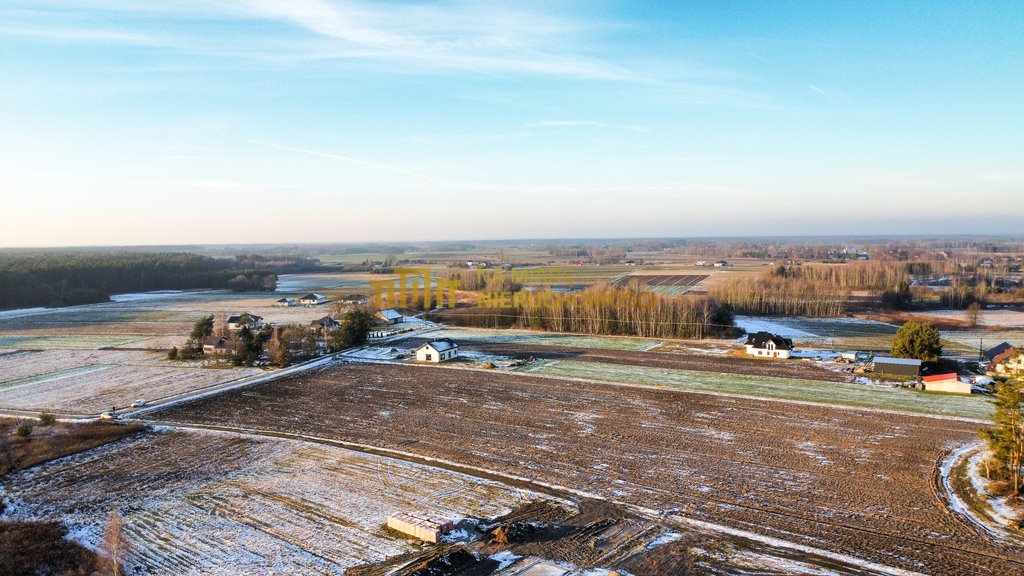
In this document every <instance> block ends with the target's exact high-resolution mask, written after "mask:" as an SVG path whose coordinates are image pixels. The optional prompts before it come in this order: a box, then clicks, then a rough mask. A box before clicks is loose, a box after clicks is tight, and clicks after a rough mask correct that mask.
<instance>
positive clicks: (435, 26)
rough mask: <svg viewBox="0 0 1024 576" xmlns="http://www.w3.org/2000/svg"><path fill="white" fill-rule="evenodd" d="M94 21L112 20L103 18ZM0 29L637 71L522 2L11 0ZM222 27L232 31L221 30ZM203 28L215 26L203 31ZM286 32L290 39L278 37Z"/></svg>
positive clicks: (358, 58) (421, 61)
mask: <svg viewBox="0 0 1024 576" xmlns="http://www.w3.org/2000/svg"><path fill="white" fill-rule="evenodd" d="M98 22H116V27H115V28H114V29H111V28H109V27H108V28H101V27H100V24H97V23H98ZM0 23H2V24H0V35H4V34H6V35H19V36H34V37H39V38H45V39H50V40H58V41H80V42H108V43H118V44H122V43H131V44H138V45H145V46H151V45H154V44H157V45H160V46H162V47H163V48H166V49H168V50H173V51H178V52H181V53H186V54H187V53H201V54H215V55H221V56H230V57H237V58H246V57H248V58H264V59H267V60H278V61H303V60H306V61H308V60H344V61H350V62H364V63H367V62H377V63H387V65H388V69H389V70H390V71H392V72H402V71H407V72H418V71H422V70H424V69H453V70H467V71H473V72H477V73H480V74H485V75H495V76H500V75H502V74H512V73H518V74H537V75H561V76H571V77H576V78H587V79H606V80H631V79H633V80H635V79H638V78H637V75H636V74H635V73H633V72H631V71H630V70H627V69H624V68H622V67H619V66H617V65H615V64H614V63H612V61H611V60H610V59H609V58H606V57H603V56H602V51H601V49H600V32H601V30H602V28H603V26H602V24H601V23H599V22H595V21H591V20H589V19H588V18H587V17H585V16H582V15H572V16H569V15H566V14H565V13H564V12H557V11H555V10H552V9H543V8H540V7H538V6H536V5H535V6H527V5H524V4H514V5H505V4H502V3H493V2H471V3H452V2H441V3H427V4H414V3H390V2H389V3H380V2H371V1H368V0H344V1H328V0H232V1H230V2H222V3H211V2H202V1H201V0H168V1H167V2H159V3H152V5H149V4H148V3H132V2H127V1H118V0H81V1H70V0H50V1H48V2H41V3H32V2H19V0H11V3H10V4H7V3H5V4H4V5H2V6H0ZM227 29H230V30H231V32H230V33H224V31H225V30H227ZM211 32H212V33H211ZM282 39H286V40H287V41H282Z"/></svg>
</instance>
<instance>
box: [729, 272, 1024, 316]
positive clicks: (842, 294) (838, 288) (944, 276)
mask: <svg viewBox="0 0 1024 576" xmlns="http://www.w3.org/2000/svg"><path fill="white" fill-rule="evenodd" d="M929 282H933V283H934V282H937V283H940V284H941V286H942V287H943V289H942V290H941V291H939V292H933V291H931V290H929V289H928V288H927V287H926V286H925V284H927V283H929ZM1008 286H1012V284H1010V283H1009V282H1008V281H1007V276H1006V273H1005V272H1001V271H1000V270H999V269H997V268H992V267H981V266H966V265H963V264H962V263H956V262H950V261H931V262H900V261H892V260H889V261H866V262H865V261H861V262H849V263H846V264H821V263H812V264H803V265H775V266H772V267H770V268H766V269H765V270H764V271H762V272H761V273H759V274H758V275H756V276H738V277H735V278H726V279H724V280H723V281H721V282H718V283H716V284H713V285H712V287H711V288H710V290H709V295H710V296H712V297H713V298H715V299H716V300H718V301H719V302H723V303H726V304H729V305H730V306H731V307H732V308H733V309H734V310H735V311H736V312H737V313H740V314H767V315H788V316H840V315H842V314H844V313H846V311H847V310H846V307H847V303H848V302H849V301H850V295H851V293H852V292H854V291H859V292H864V293H868V294H870V295H872V296H873V297H875V298H876V299H877V302H878V305H879V306H880V307H881V308H883V309H887V310H914V309H919V308H927V307H941V308H958V309H963V308H967V307H968V306H970V305H971V304H974V303H975V302H978V303H984V302H985V301H986V300H987V299H989V298H998V297H1000V296H1005V297H1007V298H1010V297H1015V296H1017V295H1018V294H1022V290H1021V289H1020V288H1019V287H1008ZM1022 295H1024V294H1022Z"/></svg>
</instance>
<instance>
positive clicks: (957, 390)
mask: <svg viewBox="0 0 1024 576" xmlns="http://www.w3.org/2000/svg"><path fill="white" fill-rule="evenodd" d="M921 381H922V382H924V391H925V392H946V393H949V394H970V393H971V383H970V382H961V381H960V378H958V377H957V375H956V373H954V372H950V373H949V374H935V375H934V376H925V377H924V378H922V379H921Z"/></svg>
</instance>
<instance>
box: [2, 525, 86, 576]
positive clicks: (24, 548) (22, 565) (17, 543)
mask: <svg viewBox="0 0 1024 576" xmlns="http://www.w3.org/2000/svg"><path fill="white" fill-rule="evenodd" d="M66 536H67V529H66V528H65V527H64V526H63V525H62V524H59V523H57V522H19V521H13V522H12V521H0V574H91V573H93V571H94V570H95V568H96V554H95V553H93V552H91V551H89V550H88V549H86V548H85V547H83V546H82V545H80V544H78V543H76V542H73V541H70V540H67V539H66Z"/></svg>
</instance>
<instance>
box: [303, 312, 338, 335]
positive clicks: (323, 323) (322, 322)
mask: <svg viewBox="0 0 1024 576" xmlns="http://www.w3.org/2000/svg"><path fill="white" fill-rule="evenodd" d="M340 327H341V322H338V321H337V320H335V319H334V318H331V317H330V316H324V317H323V318H320V319H319V320H313V321H312V322H310V323H309V329H310V330H311V331H313V332H316V333H318V334H321V335H327V333H329V332H333V331H334V330H337V329H338V328H340Z"/></svg>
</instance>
